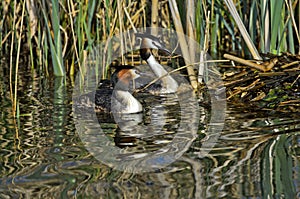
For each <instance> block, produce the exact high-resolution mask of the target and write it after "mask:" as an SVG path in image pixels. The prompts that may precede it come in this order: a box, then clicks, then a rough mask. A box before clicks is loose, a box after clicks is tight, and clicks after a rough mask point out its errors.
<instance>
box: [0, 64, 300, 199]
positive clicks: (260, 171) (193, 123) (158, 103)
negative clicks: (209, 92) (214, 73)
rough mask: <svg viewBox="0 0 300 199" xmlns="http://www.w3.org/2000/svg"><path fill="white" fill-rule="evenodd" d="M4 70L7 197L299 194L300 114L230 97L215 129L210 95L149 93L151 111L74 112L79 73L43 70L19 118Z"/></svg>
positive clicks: (1, 186)
mask: <svg viewBox="0 0 300 199" xmlns="http://www.w3.org/2000/svg"><path fill="white" fill-rule="evenodd" d="M1 70H2V71H1V73H2V74H1V77H2V78H1V81H0V82H1V83H0V89H1V107H0V109H1V117H2V119H1V122H0V128H1V132H0V138H1V139H0V143H1V167H0V173H1V176H0V198H20V197H23V198H297V197H298V198H299V197H300V190H299V189H300V184H299V183H300V182H299V177H300V174H299V157H300V134H299V133H300V115H299V114H268V113H266V112H263V111H260V112H250V111H246V109H244V108H238V107H234V106H232V105H230V104H228V105H227V109H226V117H225V123H224V129H223V131H222V132H221V134H213V133H212V132H213V131H209V130H208V129H209V128H211V126H214V125H216V126H218V125H219V124H212V123H210V121H211V118H210V116H211V115H212V114H211V112H210V111H211V110H210V109H209V108H208V107H209V106H208V105H207V104H203V103H199V105H198V104H197V105H195V102H194V101H193V100H191V101H190V102H189V104H188V106H185V105H184V104H180V103H179V102H178V99H180V97H186V99H192V97H190V96H189V95H183V96H176V97H174V96H160V97H158V96H149V95H144V96H141V100H142V101H143V104H144V106H145V112H144V113H143V114H135V115H133V116H130V117H127V118H126V117H125V118H124V117H123V118H121V119H120V117H118V116H116V115H115V116H113V115H110V117H108V115H96V114H93V113H80V112H79V113H75V112H74V109H73V108H72V88H73V87H72V85H74V83H73V81H72V80H71V79H67V80H66V81H64V80H63V79H60V78H57V79H51V78H46V77H42V76H40V75H39V74H34V75H29V76H26V77H23V78H21V79H20V81H19V86H18V87H19V93H18V98H19V108H20V117H19V118H18V119H14V118H13V117H12V112H11V100H10V96H9V82H8V78H7V74H8V71H6V70H5V69H1ZM28 74H30V73H28ZM64 82H65V83H64ZM191 107H194V108H193V109H192V110H190V111H189V109H188V108H191ZM182 110H184V111H182ZM195 117H197V118H198V119H197V120H195V119H194V118H195ZM95 118H97V121H98V122H96V121H95ZM116 119H119V120H118V122H117V123H118V124H116V123H115V122H114V121H115V120H116ZM109 152H110V153H109ZM170 154H171V155H170ZM100 160H102V161H100ZM113 168H114V169H113ZM143 168H147V169H148V170H143ZM142 171H143V172H142Z"/></svg>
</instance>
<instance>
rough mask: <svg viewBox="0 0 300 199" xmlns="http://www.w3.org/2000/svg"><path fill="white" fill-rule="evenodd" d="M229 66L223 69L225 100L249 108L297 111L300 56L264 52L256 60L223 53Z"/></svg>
mask: <svg viewBox="0 0 300 199" xmlns="http://www.w3.org/2000/svg"><path fill="white" fill-rule="evenodd" d="M224 57H225V58H227V59H230V60H232V65H223V66H221V67H223V68H228V69H227V70H225V72H224V76H223V81H224V84H225V87H226V94H227V100H228V101H230V102H234V103H239V104H245V105H247V106H248V107H249V106H250V107H251V108H255V109H256V108H257V109H260V110H271V111H272V112H273V111H279V112H300V89H299V88H300V56H299V55H292V54H288V53H284V54H282V55H281V56H275V55H270V54H267V55H264V59H265V60H264V61H263V62H261V63H256V62H254V61H249V60H244V59H241V58H238V57H235V56H232V55H227V54H226V55H224Z"/></svg>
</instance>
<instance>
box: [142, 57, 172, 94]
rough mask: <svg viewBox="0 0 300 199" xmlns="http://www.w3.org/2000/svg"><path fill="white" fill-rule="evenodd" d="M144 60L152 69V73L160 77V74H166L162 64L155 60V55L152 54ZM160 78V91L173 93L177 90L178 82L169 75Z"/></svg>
mask: <svg viewBox="0 0 300 199" xmlns="http://www.w3.org/2000/svg"><path fill="white" fill-rule="evenodd" d="M146 61H147V63H148V64H149V66H150V68H151V69H152V71H153V72H154V74H155V75H156V76H157V77H162V76H164V75H166V74H168V72H167V71H166V70H165V69H164V67H163V66H162V65H160V64H159V63H158V62H157V61H156V59H155V57H154V56H153V55H152V54H151V55H150V56H149V57H148V58H147V60H146ZM161 80H162V82H163V85H162V86H163V89H162V92H164V93H175V92H176V91H177V89H178V83H177V82H176V80H175V79H173V78H172V77H171V76H170V75H167V76H166V77H163V78H162V79H161Z"/></svg>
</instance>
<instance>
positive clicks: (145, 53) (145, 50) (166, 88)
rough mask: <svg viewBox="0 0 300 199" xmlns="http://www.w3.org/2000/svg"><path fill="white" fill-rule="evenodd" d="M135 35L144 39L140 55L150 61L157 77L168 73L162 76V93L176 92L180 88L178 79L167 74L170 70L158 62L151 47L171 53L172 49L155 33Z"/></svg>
mask: <svg viewBox="0 0 300 199" xmlns="http://www.w3.org/2000/svg"><path fill="white" fill-rule="evenodd" d="M135 35H136V36H137V37H140V38H141V39H142V41H141V46H140V56H141V57H142V59H143V60H145V61H146V62H147V63H148V65H149V66H150V68H151V70H152V71H153V73H154V74H155V75H156V77H158V78H160V77H162V76H164V75H166V76H165V77H163V78H161V81H162V88H161V90H160V93H175V92H176V91H177V89H178V83H177V81H176V80H175V79H174V78H173V77H171V76H170V75H167V74H168V72H167V71H166V70H165V69H164V67H163V66H162V65H160V64H159V63H158V61H156V59H155V57H154V55H153V54H152V51H151V49H157V50H162V51H165V52H167V53H169V54H171V53H170V51H169V50H168V49H167V48H166V47H165V45H164V44H163V43H162V42H161V41H160V39H159V38H157V37H155V36H153V35H148V34H140V33H136V34H135Z"/></svg>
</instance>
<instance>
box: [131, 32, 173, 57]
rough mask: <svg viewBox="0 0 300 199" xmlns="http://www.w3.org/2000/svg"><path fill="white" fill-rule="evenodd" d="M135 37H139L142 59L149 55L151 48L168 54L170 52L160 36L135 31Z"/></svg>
mask: <svg viewBox="0 0 300 199" xmlns="http://www.w3.org/2000/svg"><path fill="white" fill-rule="evenodd" d="M135 35H136V37H138V38H141V39H142V41H141V46H140V55H141V57H142V59H143V60H147V59H148V58H149V57H150V56H151V54H152V53H151V49H156V50H161V51H163V52H166V53H168V54H171V52H170V51H169V50H168V49H167V48H166V46H165V44H164V43H163V42H162V41H161V39H160V38H158V37H155V36H153V35H149V34H141V33H136V34H135Z"/></svg>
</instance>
